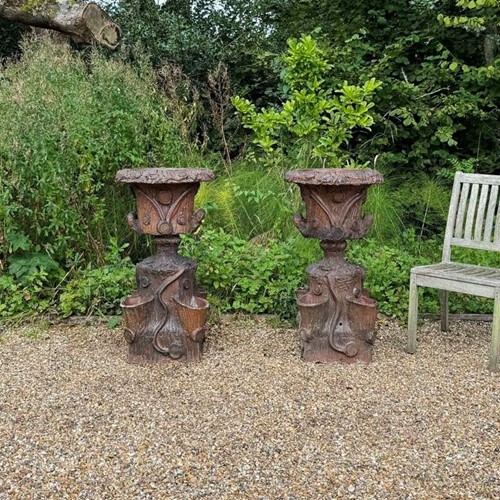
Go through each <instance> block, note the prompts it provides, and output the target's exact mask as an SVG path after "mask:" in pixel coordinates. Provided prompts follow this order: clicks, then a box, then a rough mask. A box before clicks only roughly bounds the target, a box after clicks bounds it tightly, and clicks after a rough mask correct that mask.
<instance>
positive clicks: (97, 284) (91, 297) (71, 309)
mask: <svg viewBox="0 0 500 500" xmlns="http://www.w3.org/2000/svg"><path fill="white" fill-rule="evenodd" d="M110 243H111V245H110V247H109V248H108V251H107V252H106V254H105V261H106V263H105V264H104V265H103V266H100V267H97V268H96V267H93V266H92V265H90V264H89V265H88V266H87V268H86V269H82V270H80V271H79V272H77V274H76V276H75V277H74V278H73V279H72V280H71V281H70V282H69V283H68V284H67V285H66V287H65V289H64V291H63V292H62V293H61V297H60V301H59V308H60V311H61V312H62V314H63V316H65V317H66V316H71V315H72V314H88V315H90V314H99V315H105V314H118V313H120V301H121V300H122V299H123V298H124V297H126V296H127V295H129V294H130V292H131V290H132V288H133V285H134V281H135V280H134V276H135V272H134V267H133V265H132V262H131V260H130V259H129V258H122V257H121V254H122V253H123V251H124V250H125V248H126V246H127V245H123V246H121V247H119V246H118V244H117V241H116V238H112V239H111V242H110Z"/></svg>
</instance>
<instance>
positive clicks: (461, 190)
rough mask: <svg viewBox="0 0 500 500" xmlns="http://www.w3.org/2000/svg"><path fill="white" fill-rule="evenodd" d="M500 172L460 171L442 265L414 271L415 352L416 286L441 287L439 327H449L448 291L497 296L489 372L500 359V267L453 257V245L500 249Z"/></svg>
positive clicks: (412, 344) (413, 327) (413, 344)
mask: <svg viewBox="0 0 500 500" xmlns="http://www.w3.org/2000/svg"><path fill="white" fill-rule="evenodd" d="M499 185H500V176H496V175H479V174H464V173H462V172H457V174H456V175H455V182H454V184H453V192H452V196H451V202H450V210H449V213H448V222H447V224H446V233H445V237H444V245H443V258H442V262H440V263H439V264H432V265H429V266H418V267H414V268H413V269H412V270H411V271H410V305H409V311H408V348H407V351H408V352H409V353H411V354H413V353H415V351H416V350H417V318H418V287H419V286H423V287H430V288H437V289H439V290H441V330H442V331H447V330H448V293H449V292H460V293H468V294H471V295H476V296H479V297H488V298H490V299H494V300H495V305H494V311H493V332H492V344H491V354H490V362H489V366H488V368H489V370H490V371H498V370H499V361H500V270H499V269H494V268H487V267H482V266H474V265H470V264H461V263H458V262H452V261H451V250H452V247H453V246H456V247H465V248H475V249H479V250H494V251H497V252H498V251H500V212H499V209H498V201H499V196H498V194H499V193H498V191H499Z"/></svg>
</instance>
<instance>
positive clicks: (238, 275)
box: [183, 229, 308, 318]
mask: <svg viewBox="0 0 500 500" xmlns="http://www.w3.org/2000/svg"><path fill="white" fill-rule="evenodd" d="M295 243H296V241H294V240H289V241H287V242H278V241H276V240H270V241H268V242H267V243H266V244H265V245H261V244H258V243H253V242H249V241H247V240H243V239H240V238H238V237H235V236H232V235H230V234H227V233H225V232H223V231H222V230H210V229H207V230H205V231H204V232H203V234H202V236H201V238H200V239H199V240H195V239H194V238H192V237H187V238H184V240H183V252H184V253H185V254H187V255H189V256H191V257H193V258H195V259H197V260H198V270H197V279H198V281H199V283H200V285H201V287H202V288H204V289H206V290H207V291H209V293H210V300H211V301H214V299H215V303H216V304H217V305H218V306H219V308H220V310H221V311H223V312H229V311H231V312H246V313H252V314H255V313H273V314H277V315H278V316H280V317H283V318H291V317H294V315H295V314H296V305H295V289H296V288H298V287H299V286H300V285H302V283H303V281H304V267H305V266H306V265H307V263H308V262H307V255H306V253H307V251H306V252H304V253H303V254H297V248H296V245H295ZM207 257H208V258H207Z"/></svg>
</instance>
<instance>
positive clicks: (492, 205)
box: [483, 186, 498, 242]
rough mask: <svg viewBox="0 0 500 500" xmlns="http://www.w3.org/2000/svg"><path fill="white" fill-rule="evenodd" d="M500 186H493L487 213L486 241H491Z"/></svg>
mask: <svg viewBox="0 0 500 500" xmlns="http://www.w3.org/2000/svg"><path fill="white" fill-rule="evenodd" d="M497 199H498V186H491V191H490V201H489V203H488V212H487V214H486V224H485V226H484V235H483V238H484V241H489V242H491V232H492V231H493V221H494V220H495V212H496V208H497Z"/></svg>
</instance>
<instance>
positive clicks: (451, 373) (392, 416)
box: [0, 317, 500, 499]
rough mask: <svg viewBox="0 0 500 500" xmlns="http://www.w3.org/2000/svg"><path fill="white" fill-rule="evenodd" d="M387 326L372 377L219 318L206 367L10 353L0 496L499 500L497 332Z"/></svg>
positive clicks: (272, 333) (100, 348)
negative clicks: (493, 351) (411, 351)
mask: <svg viewBox="0 0 500 500" xmlns="http://www.w3.org/2000/svg"><path fill="white" fill-rule="evenodd" d="M451 327H452V328H451V331H450V332H449V333H446V334H443V333H441V332H439V331H438V324H437V323H436V322H426V323H424V324H423V325H422V327H421V328H420V340H421V342H420V349H419V351H418V352H417V354H416V355H413V356H410V355H407V354H406V353H405V352H404V344H405V331H404V328H403V327H401V326H398V325H397V324H396V323H394V322H391V321H381V322H380V324H379V338H378V341H377V344H376V358H375V361H374V363H372V364H371V365H362V364H357V365H353V366H321V365H313V364H306V363H303V362H302V361H301V360H300V357H299V356H300V353H299V348H298V342H297V338H296V335H295V332H294V331H293V330H285V329H279V328H273V327H272V326H270V323H269V321H268V320H266V319H265V318H254V319H249V318H243V319H242V318H235V317H223V318H222V319H221V320H220V323H219V324H218V325H215V326H212V328H211V330H210V333H209V338H208V342H207V345H206V350H205V357H204V359H203V361H202V362H201V363H200V364H198V365H190V366H186V365H183V364H177V363H176V364H171V365H167V366H162V367H151V366H149V367H141V366H135V365H129V364H127V363H126V361H125V353H126V349H127V346H126V344H125V341H124V340H123V338H122V335H121V330H120V329H114V330H110V329H108V328H107V327H106V326H103V325H91V326H73V327H70V326H61V325H57V326H53V327H50V328H43V326H35V327H33V326H28V327H23V328H18V329H16V330H14V331H4V332H3V334H2V337H1V338H2V340H1V341H0V498H1V499H4V498H30V499H43V498H89V499H105V498H140V499H142V498H144V499H146V498H151V499H152V498H155V499H156V498H158V499H164V498H179V499H183V498H186V499H195V498H214V499H225V498H231V499H233V498H268V499H274V498H277V499H278V498H279V499H281V498H283V499H304V498H313V499H320V498H391V499H392V498H425V499H438V498H449V499H460V498H474V499H482V498H488V499H490V498H500V375H494V374H490V373H489V372H488V371H487V370H486V364H487V359H488V349H489V342H490V328H491V324H488V323H470V322H452V324H451Z"/></svg>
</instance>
